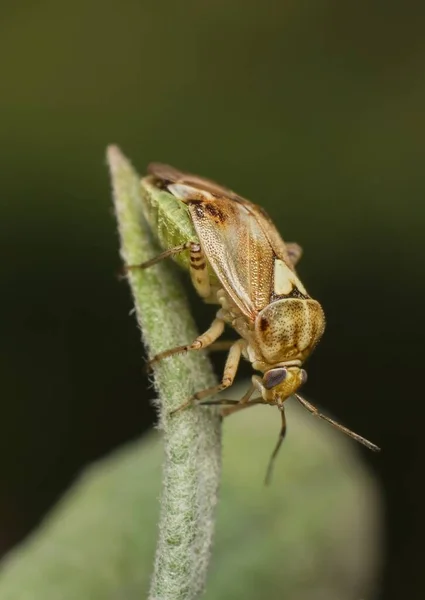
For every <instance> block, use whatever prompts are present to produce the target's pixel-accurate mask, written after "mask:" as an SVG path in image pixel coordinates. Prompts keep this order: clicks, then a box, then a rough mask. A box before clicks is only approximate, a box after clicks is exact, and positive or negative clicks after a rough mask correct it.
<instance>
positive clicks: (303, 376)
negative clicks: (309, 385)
mask: <svg viewBox="0 0 425 600" xmlns="http://www.w3.org/2000/svg"><path fill="white" fill-rule="evenodd" d="M306 381H307V371H304V369H301V385H304V384H305V382H306Z"/></svg>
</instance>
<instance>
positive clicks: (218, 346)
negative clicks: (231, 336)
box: [208, 340, 235, 352]
mask: <svg viewBox="0 0 425 600" xmlns="http://www.w3.org/2000/svg"><path fill="white" fill-rule="evenodd" d="M234 343H235V340H220V341H219V342H214V343H213V344H211V346H208V352H223V351H224V350H230V348H231V347H232V346H233V344H234Z"/></svg>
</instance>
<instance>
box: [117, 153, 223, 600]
mask: <svg viewBox="0 0 425 600" xmlns="http://www.w3.org/2000/svg"><path fill="white" fill-rule="evenodd" d="M107 156H108V162H109V166H110V170H111V177H112V184H113V192H114V201H115V211H116V217H117V220H118V229H119V233H120V238H121V257H122V259H123V261H124V263H126V264H139V263H141V262H144V261H146V260H147V259H149V258H152V256H155V254H157V253H158V252H159V250H158V248H157V246H156V245H155V243H154V242H153V240H152V235H151V232H150V231H149V229H148V226H147V224H146V222H145V221H144V219H143V217H142V209H141V202H142V199H141V195H140V181H139V177H138V175H137V173H136V172H135V171H134V170H133V168H132V167H131V165H130V164H129V162H128V161H127V160H126V158H125V157H124V156H123V155H122V154H121V152H120V150H119V149H118V148H117V147H115V146H110V147H109V148H108V153H107ZM175 269H176V265H173V264H172V263H171V262H167V263H165V262H163V263H160V264H157V265H155V266H154V267H152V268H151V269H147V270H146V271H142V270H133V271H131V273H130V274H129V276H128V281H129V284H130V287H131V291H132V294H133V298H134V304H135V308H136V316H137V320H138V323H139V326H140V328H141V331H142V335H143V340H144V342H145V345H146V346H147V348H148V351H149V355H150V356H152V355H154V354H156V353H158V352H160V351H161V350H164V349H167V348H172V347H173V346H177V345H180V344H182V343H185V342H188V341H191V340H192V339H194V338H195V337H196V335H197V332H196V328H195V325H194V322H193V319H192V317H191V314H190V309H189V307H188V305H187V302H186V299H185V294H184V291H183V290H182V288H181V285H180V283H179V281H178V279H177V277H176V273H175ZM214 383H215V378H214V376H213V373H212V369H211V365H210V363H209V361H208V360H207V358H206V357H205V356H204V355H203V354H202V353H196V352H194V353H189V355H187V356H175V357H172V358H170V359H167V360H165V361H163V362H162V363H161V364H159V365H158V366H157V367H155V387H156V390H157V392H158V395H159V401H158V402H157V404H156V406H157V409H158V413H159V426H160V428H161V429H163V431H164V444H165V463H164V471H163V490H162V496H161V516H160V523H159V538H158V544H157V550H156V559H155V568H154V573H153V577H152V582H151V590H150V596H149V597H150V599H151V600H153V599H155V600H168V599H169V600H171V599H172V600H177V599H182V600H183V599H185V600H190V599H192V598H197V597H199V596H200V594H201V593H202V592H203V589H204V586H205V580H206V573H207V568H208V563H209V555H210V548H211V542H212V536H213V529H214V508H215V505H216V503H217V493H218V487H219V481H220V469H221V431H220V429H221V428H220V421H219V417H218V415H217V412H216V411H214V410H212V409H205V408H197V409H188V410H185V411H182V412H181V413H177V414H176V415H174V416H173V417H171V418H170V417H169V412H170V410H171V409H173V408H176V407H177V406H179V405H180V404H181V403H182V402H184V401H185V400H186V399H187V398H188V397H189V396H191V395H192V394H193V393H194V392H195V391H197V390H199V389H202V388H204V387H209V386H211V385H214Z"/></svg>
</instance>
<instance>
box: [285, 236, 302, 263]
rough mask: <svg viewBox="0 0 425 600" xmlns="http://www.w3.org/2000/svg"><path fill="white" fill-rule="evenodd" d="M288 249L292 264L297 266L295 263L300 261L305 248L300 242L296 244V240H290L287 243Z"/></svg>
mask: <svg viewBox="0 0 425 600" xmlns="http://www.w3.org/2000/svg"><path fill="white" fill-rule="evenodd" d="M286 251H287V252H288V257H289V260H290V261H291V264H292V266H293V267H295V265H296V264H297V263H298V261H299V260H300V258H301V256H302V255H303V249H302V248H301V246H300V245H299V244H296V243H295V242H288V243H287V244H286Z"/></svg>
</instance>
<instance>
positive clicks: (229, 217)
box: [189, 198, 274, 319]
mask: <svg viewBox="0 0 425 600" xmlns="http://www.w3.org/2000/svg"><path fill="white" fill-rule="evenodd" d="M189 210H190V213H191V215H192V219H193V224H194V226H195V229H196V232H197V234H198V237H199V239H200V241H201V244H202V247H203V249H204V252H205V254H206V256H207V259H208V261H209V262H210V264H211V267H212V268H213V270H214V271H215V273H216V275H217V277H218V279H219V280H220V282H221V283H222V285H223V287H224V289H225V290H226V292H227V293H228V294H229V296H230V297H231V298H232V300H233V301H234V302H235V304H236V305H237V306H238V307H239V309H240V310H241V311H242V313H243V314H244V315H246V316H247V317H248V318H250V319H254V318H255V315H256V314H257V312H258V311H259V310H261V309H262V308H263V307H264V306H266V305H267V304H268V303H269V300H270V290H271V288H272V286H273V262H274V260H273V257H274V253H273V249H272V247H271V245H270V243H269V240H268V238H267V236H266V235H265V234H264V232H263V230H262V228H261V227H260V225H259V223H258V221H257V220H256V219H255V218H253V216H252V214H251V213H250V212H249V211H248V210H247V208H246V206H244V205H243V204H241V203H237V202H233V201H231V200H229V199H228V198H215V199H214V200H204V201H201V202H191V203H189Z"/></svg>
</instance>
